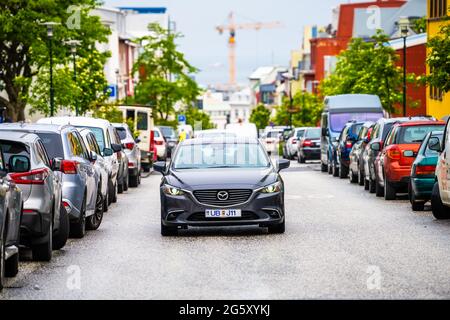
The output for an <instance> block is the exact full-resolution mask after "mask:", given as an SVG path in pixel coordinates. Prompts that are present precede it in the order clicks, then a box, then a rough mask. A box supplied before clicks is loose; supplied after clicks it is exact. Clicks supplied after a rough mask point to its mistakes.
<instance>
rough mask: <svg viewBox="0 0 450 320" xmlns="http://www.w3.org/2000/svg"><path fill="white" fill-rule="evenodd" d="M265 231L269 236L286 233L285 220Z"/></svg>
mask: <svg viewBox="0 0 450 320" xmlns="http://www.w3.org/2000/svg"><path fill="white" fill-rule="evenodd" d="M267 229H268V231H269V233H270V234H283V233H285V232H286V220H285V221H283V222H282V223H279V224H277V225H274V226H269V227H268V228H267Z"/></svg>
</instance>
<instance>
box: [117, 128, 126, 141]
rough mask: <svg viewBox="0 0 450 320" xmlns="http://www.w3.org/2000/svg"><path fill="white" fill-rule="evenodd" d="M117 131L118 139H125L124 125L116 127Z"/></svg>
mask: <svg viewBox="0 0 450 320" xmlns="http://www.w3.org/2000/svg"><path fill="white" fill-rule="evenodd" d="M116 130H117V133H118V134H119V138H120V140H125V139H126V138H127V129H125V128H124V127H116Z"/></svg>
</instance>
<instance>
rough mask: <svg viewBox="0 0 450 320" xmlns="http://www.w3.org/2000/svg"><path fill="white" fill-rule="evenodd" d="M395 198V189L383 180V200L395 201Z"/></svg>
mask: <svg viewBox="0 0 450 320" xmlns="http://www.w3.org/2000/svg"><path fill="white" fill-rule="evenodd" d="M396 198H397V190H395V187H394V186H393V185H392V184H391V183H390V182H389V181H388V180H387V179H386V178H385V180H384V200H388V201H389V200H395V199H396Z"/></svg>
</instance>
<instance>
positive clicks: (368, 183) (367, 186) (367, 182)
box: [364, 179, 370, 191]
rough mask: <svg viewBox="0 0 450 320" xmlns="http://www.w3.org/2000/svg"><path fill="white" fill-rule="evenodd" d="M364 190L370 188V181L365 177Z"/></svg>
mask: <svg viewBox="0 0 450 320" xmlns="http://www.w3.org/2000/svg"><path fill="white" fill-rule="evenodd" d="M364 190H366V191H369V190H370V181H369V180H367V179H364Z"/></svg>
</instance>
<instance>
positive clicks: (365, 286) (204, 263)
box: [0, 162, 450, 300]
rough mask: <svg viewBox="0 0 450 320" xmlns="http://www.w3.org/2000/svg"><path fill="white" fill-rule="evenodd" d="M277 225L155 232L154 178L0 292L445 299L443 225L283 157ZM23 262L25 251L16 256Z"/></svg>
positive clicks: (447, 269)
mask: <svg viewBox="0 0 450 320" xmlns="http://www.w3.org/2000/svg"><path fill="white" fill-rule="evenodd" d="M283 177H284V180H285V184H286V215H287V231H286V234H284V235H268V234H267V233H266V231H265V230H264V229H258V228H252V227H250V228H248V227H244V228H232V229H225V228H223V229H207V230H199V229H190V230H189V231H182V232H181V233H180V236H179V237H173V238H163V237H161V235H160V204H159V190H158V188H159V180H160V176H159V175H157V174H153V175H152V176H151V177H150V178H148V179H144V180H143V184H142V186H141V187H140V188H138V189H130V190H129V191H128V194H127V195H126V196H124V195H119V202H118V204H116V205H113V206H112V207H111V208H110V211H109V212H108V213H106V214H105V217H104V221H103V224H102V226H101V227H100V229H99V230H98V231H95V232H90V233H88V235H87V236H86V237H85V238H84V239H82V240H70V241H69V243H68V245H67V246H66V247H65V248H64V249H63V250H61V251H60V252H55V253H54V259H53V261H52V262H50V263H37V262H31V261H24V262H22V263H21V265H20V272H19V274H18V277H17V278H15V279H11V280H8V282H7V284H6V288H5V290H4V291H3V292H2V293H1V294H0V299H75V300H77V299H164V300H165V299H192V300H195V299H208V300H214V299H356V298H358V299H448V298H450V245H449V244H450V221H436V220H435V219H434V218H433V217H432V215H431V213H430V212H429V211H426V212H425V213H413V212H412V211H411V205H410V204H409V202H408V201H407V200H406V199H405V200H400V201H393V202H386V201H384V200H382V199H377V198H376V197H375V196H374V195H371V194H369V193H367V192H365V191H364V189H363V188H360V187H357V186H355V185H350V184H349V182H348V180H339V179H335V178H332V177H331V176H328V175H327V174H322V173H320V171H319V165H318V164H317V163H313V164H311V163H308V164H306V165H299V164H297V162H292V166H291V168H290V169H289V170H287V171H285V172H284V173H283ZM24 259H26V257H24Z"/></svg>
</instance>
